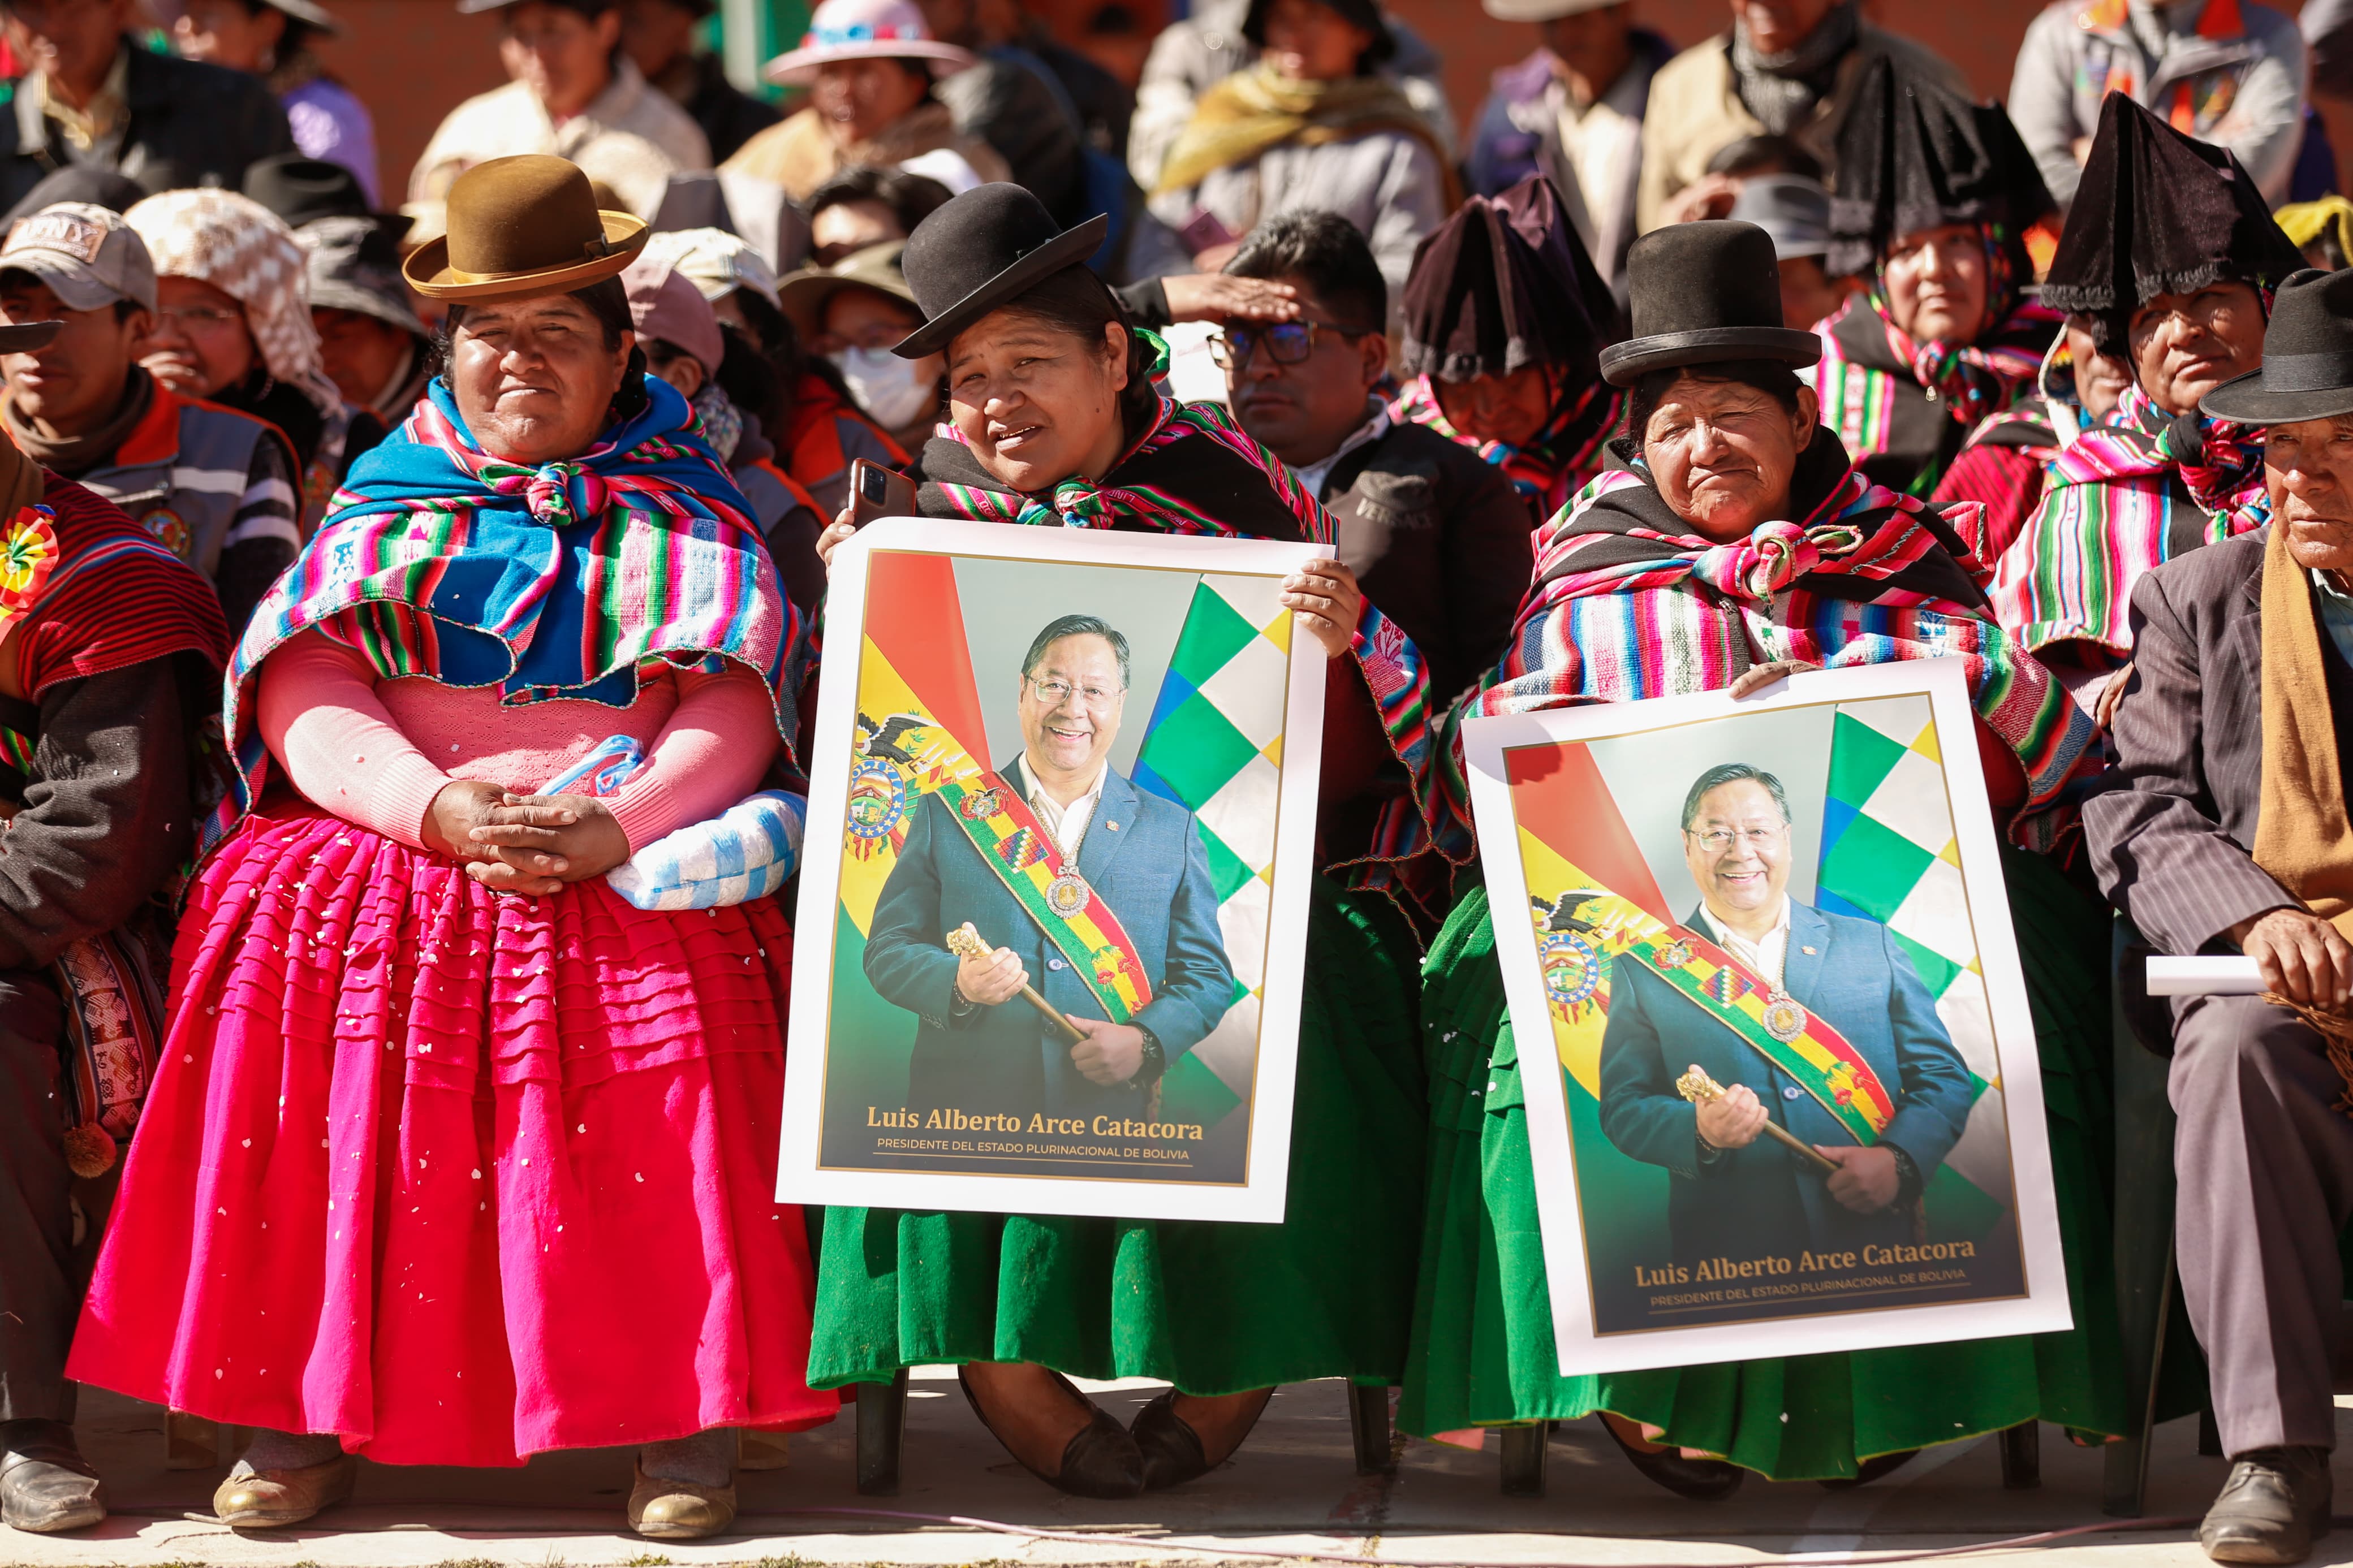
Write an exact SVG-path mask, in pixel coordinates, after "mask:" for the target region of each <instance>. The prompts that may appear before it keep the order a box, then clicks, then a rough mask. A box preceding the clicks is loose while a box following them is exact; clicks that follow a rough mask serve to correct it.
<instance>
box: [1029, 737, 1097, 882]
mask: <svg viewBox="0 0 2353 1568" xmlns="http://www.w3.org/2000/svg"><path fill="white" fill-rule="evenodd" d="M1110 772H1111V764H1110V763H1104V764H1103V768H1102V769H1101V770H1100V771H1098V772H1097V773H1096V774H1095V782H1094V783H1092V784H1089V785H1088V786H1087V792H1086V794H1084V795H1081V796H1079V797H1078V799H1076V800H1074V801H1072V802H1071V804H1070V805H1056V804H1055V802H1054V797H1053V796H1052V795H1048V794H1047V793H1046V786H1045V785H1044V784H1039V782H1038V775H1037V773H1036V772H1035V771H1034V770H1032V769H1031V768H1030V766H1029V763H1027V762H1026V761H1025V762H1024V763H1022V764H1021V775H1022V778H1023V780H1024V781H1025V782H1026V783H1027V784H1029V809H1030V810H1032V811H1034V812H1036V813H1037V814H1038V822H1039V826H1042V827H1043V828H1045V830H1046V831H1047V833H1048V834H1050V835H1051V836H1052V837H1053V840H1054V849H1055V852H1056V853H1057V854H1059V855H1060V856H1061V858H1062V864H1063V865H1064V866H1066V867H1068V868H1071V870H1073V871H1075V870H1077V869H1078V861H1079V844H1080V842H1081V841H1082V840H1083V839H1084V838H1085V837H1086V836H1087V824H1088V823H1090V822H1092V821H1093V820H1094V816H1095V807H1096V806H1097V805H1100V804H1102V802H1103V776H1104V774H1106V773H1110Z"/></svg>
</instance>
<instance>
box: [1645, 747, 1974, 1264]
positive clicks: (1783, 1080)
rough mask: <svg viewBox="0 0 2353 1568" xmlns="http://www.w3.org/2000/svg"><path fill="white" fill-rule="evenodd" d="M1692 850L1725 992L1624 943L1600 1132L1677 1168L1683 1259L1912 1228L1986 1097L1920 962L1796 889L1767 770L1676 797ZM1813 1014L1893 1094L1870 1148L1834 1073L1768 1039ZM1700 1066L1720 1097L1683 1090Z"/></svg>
mask: <svg viewBox="0 0 2353 1568" xmlns="http://www.w3.org/2000/svg"><path fill="white" fill-rule="evenodd" d="M1791 858H1792V856H1791V845H1790V838H1789V802H1788V795H1786V793H1785V792H1784V791H1783V789H1782V786H1781V781H1780V780H1779V779H1778V778H1776V777H1775V776H1774V775H1773V774H1771V773H1767V772H1765V771H1764V770H1762V769H1760V768H1757V767H1753V766H1751V765H1749V764H1748V763H1721V764H1719V765H1718V766H1715V767H1713V768H1710V769H1709V770H1707V772H1705V773H1702V774H1701V775H1700V776H1699V777H1698V779H1696V780H1695V781H1694V783H1693V784H1692V786H1691V789H1690V791H1689V792H1688V793H1687V794H1686V795H1684V797H1683V866H1684V868H1685V869H1686V870H1688V871H1689V872H1690V873H1691V879H1692V881H1693V883H1694V885H1695V886H1696V887H1697V888H1698V889H1699V897H1700V903H1699V908H1698V909H1696V910H1694V911H1693V912H1692V914H1691V916H1690V918H1689V919H1688V920H1686V921H1684V927H1685V929H1686V930H1688V931H1690V932H1691V933H1693V934H1694V935H1695V936H1697V937H1698V938H1700V939H1701V943H1692V944H1688V948H1687V951H1688V952H1689V953H1690V955H1691V956H1692V957H1693V958H1694V959H1695V960H1697V962H1698V963H1699V964H1700V965H1701V966H1702V967H1703V968H1704V967H1706V966H1707V965H1708V964H1709V963H1710V959H1711V955H1710V953H1709V952H1707V951H1706V948H1705V947H1704V946H1702V945H1701V944H1702V943H1704V944H1707V945H1709V946H1712V947H1713V948H1714V949H1715V952H1719V953H1722V954H1725V955H1728V956H1729V957H1730V958H1731V959H1732V961H1733V963H1731V964H1730V965H1728V966H1724V972H1723V973H1721V974H1719V975H1714V976H1712V977H1711V980H1710V981H1709V982H1708V983H1707V984H1705V985H1704V989H1705V990H1706V991H1707V992H1708V993H1709V994H1712V995H1713V996H1714V997H1715V1000H1716V1003H1717V1005H1715V1006H1710V1005H1706V1004H1704V1003H1703V1002H1700V1001H1695V1000H1694V999H1693V998H1692V997H1691V996H1690V995H1689V994H1686V993H1684V992H1682V991H1679V990H1676V989H1674V988H1672V987H1671V986H1670V985H1669V984H1668V983H1667V982H1666V981H1665V980H1663V979H1662V978H1661V977H1660V975H1659V974H1658V973H1656V972H1655V971H1653V970H1651V969H1650V968H1648V967H1646V966H1645V965H1644V964H1643V963H1641V961H1640V960H1638V959H1635V958H1633V957H1632V956H1630V955H1629V956H1626V957H1620V958H1617V959H1614V960H1613V961H1612V962H1611V963H1610V992H1609V1027H1608V1029H1607V1031H1606V1032H1605V1033H1604V1035H1603V1037H1602V1042H1601V1129H1602V1131H1603V1133H1604V1134H1605V1135H1606V1136H1607V1137H1608V1138H1609V1141H1610V1142H1612V1143H1614V1144H1615V1145H1617V1147H1618V1148H1619V1149H1620V1151H1622V1152H1625V1153H1627V1154H1630V1155H1631V1156H1632V1157H1633V1158H1635V1159H1637V1160H1641V1161H1643V1162H1645V1163H1649V1164H1653V1165H1663V1166H1665V1167H1666V1169H1667V1170H1668V1171H1669V1172H1671V1173H1672V1176H1673V1178H1674V1179H1673V1181H1672V1187H1671V1193H1670V1196H1669V1200H1668V1215H1669V1221H1670V1229H1671V1230H1672V1252H1673V1257H1674V1259H1675V1261H1677V1262H1678V1263H1693V1262H1696V1261H1699V1260H1703V1259H1706V1258H1717V1257H1725V1258H1732V1259H1734V1260H1736V1261H1737V1260H1741V1259H1747V1258H1759V1257H1764V1256H1768V1255H1780V1256H1786V1257H1790V1258H1795V1257H1796V1256H1797V1255H1798V1253H1799V1250H1800V1249H1801V1248H1802V1249H1809V1250H1811V1251H1813V1252H1815V1253H1818V1254H1820V1253H1831V1254H1840V1253H1844V1252H1855V1253H1857V1254H1858V1256H1859V1255H1860V1252H1861V1249H1862V1247H1864V1246H1865V1245H1867V1244H1870V1243H1874V1242H1875V1243H1879V1244H1882V1245H1899V1244H1903V1243H1908V1242H1911V1241H1913V1240H1914V1239H1915V1237H1914V1220H1915V1211H1916V1206H1917V1205H1918V1202H1919V1198H1920V1194H1921V1193H1922V1192H1923V1191H1924V1190H1925V1189H1926V1185H1927V1184H1928V1181H1929V1179H1930V1178H1931V1177H1932V1176H1934V1175H1935V1174H1936V1167H1937V1166H1938V1165H1940V1164H1942V1163H1944V1160H1945V1156H1946V1154H1947V1153H1948V1152H1950V1151H1951V1149H1952V1147H1953V1145H1954V1143H1955V1142H1957V1141H1958V1140H1959V1138H1960V1136H1961V1131H1962V1129H1963V1127H1964V1126H1965V1124H1966V1123H1967V1121H1968V1114H1969V1106H1970V1104H1971V1102H1972V1100H1973V1099H1974V1095H1973V1093H1972V1090H1971V1088H1970V1081H1969V1072H1968V1068H1967V1067H1966V1066H1965V1065H1964V1064H1963V1062H1962V1060H1961V1056H1960V1053H1959V1052H1958V1051H1957V1050H1956V1049H1954V1047H1953V1042H1952V1038H1951V1037H1950V1036H1948V1035H1947V1033H1946V1031H1945V1026H1944V1024H1943V1023H1942V1022H1941V1021H1940V1020H1939V1019H1938V1018H1937V1016H1936V1004H1935V1003H1934V1001H1932V1000H1931V999H1930V997H1929V995H1928V990H1927V987H1926V985H1924V984H1922V983H1921V980H1920V974H1919V972H1918V971H1917V970H1916V969H1915V968H1914V967H1913V963H1912V960H1911V958H1910V957H1909V956H1908V955H1906V954H1905V952H1904V949H1903V948H1902V947H1901V946H1900V945H1899V944H1898V943H1897V942H1896V941H1895V939H1894V937H1893V936H1892V935H1891V934H1889V932H1888V930H1887V928H1886V927H1885V926H1883V925H1881V924H1880V923H1879V922H1878V921H1871V920H1863V919H1859V918H1856V917H1854V916H1852V915H1841V914H1832V913H1830V912H1827V911H1825V910H1817V909H1814V908H1812V907H1811V906H1810V905H1807V904H1802V903H1799V901H1798V900H1795V899H1792V898H1791V897H1790V896H1789V867H1790V862H1791ZM1672 956H1676V957H1680V956H1683V954H1681V953H1676V954H1673V955H1672ZM1744 993H1755V995H1754V996H1752V997H1751V998H1750V999H1751V1000H1752V1001H1756V1002H1761V1003H1762V1007H1761V1009H1759V1010H1758V1011H1757V1013H1753V1014H1750V1015H1747V1017H1748V1019H1749V1020H1751V1022H1750V1026H1749V1029H1748V1030H1747V1032H1746V1033H1744V1031H1743V1030H1742V1029H1741V1028H1738V1027H1736V1026H1734V1023H1733V1022H1731V1021H1728V1020H1731V1019H1734V1018H1736V1017H1737V1016H1738V1015H1736V1013H1735V1012H1734V1009H1733V1004H1735V1003H1736V1001H1737V1000H1738V999H1739V998H1740V997H1741V995H1742V994H1744ZM1817 1024H1819V1025H1820V1026H1827V1028H1828V1029H1829V1030H1831V1031H1835V1032H1836V1034H1837V1035H1838V1036H1840V1037H1843V1038H1844V1040H1845V1041H1846V1043H1847V1044H1848V1045H1850V1046H1852V1047H1854V1050H1855V1053H1856V1054H1857V1055H1858V1056H1860V1057H1861V1058H1862V1062H1863V1063H1864V1064H1866V1065H1867V1067H1868V1068H1869V1069H1870V1071H1871V1073H1872V1074H1873V1075H1874V1076H1875V1077H1876V1078H1877V1079H1878V1080H1879V1083H1880V1084H1881V1085H1882V1086H1883V1089H1884V1090H1885V1091H1886V1096H1887V1098H1888V1100H1890V1101H1892V1104H1893V1108H1894V1109H1893V1114H1892V1115H1891V1116H1889V1117H1888V1118H1887V1120H1886V1121H1885V1124H1884V1125H1883V1127H1881V1128H1880V1129H1878V1131H1877V1132H1876V1135H1875V1136H1874V1137H1873V1140H1872V1141H1871V1142H1869V1143H1868V1144H1865V1143H1862V1142H1857V1140H1856V1137H1855V1134H1854V1133H1853V1132H1852V1131H1849V1127H1848V1123H1847V1122H1846V1121H1842V1120H1841V1118H1840V1117H1839V1116H1838V1115H1837V1114H1836V1113H1835V1112H1834V1111H1833V1110H1832V1108H1831V1105H1830V1104H1828V1103H1825V1100H1835V1099H1836V1097H1837V1095H1838V1093H1839V1092H1840V1089H1839V1088H1838V1087H1835V1086H1834V1085H1832V1084H1826V1083H1824V1082H1822V1081H1820V1079H1815V1078H1814V1077H1813V1076H1812V1075H1811V1074H1810V1073H1809V1072H1807V1071H1806V1069H1805V1068H1804V1064H1803V1062H1802V1061H1801V1060H1800V1059H1799V1058H1798V1057H1797V1056H1795V1055H1791V1056H1786V1057H1783V1058H1780V1059H1779V1060H1777V1059H1776V1057H1775V1056H1774V1055H1773V1054H1770V1050H1769V1047H1772V1046H1774V1045H1775V1044H1776V1043H1777V1042H1781V1043H1786V1042H1790V1041H1797V1040H1799V1039H1800V1038H1801V1037H1804V1036H1805V1035H1807V1034H1808V1033H1814V1034H1817V1035H1819V1034H1820V1030H1819V1029H1818V1028H1816V1025H1817ZM1760 1025H1761V1027H1762V1029H1763V1030H1764V1031H1766V1032H1767V1036H1769V1037H1760V1036H1759V1035H1758V1034H1757V1027H1758V1026H1760ZM1760 1047H1767V1048H1760ZM1784 1063H1788V1064H1789V1066H1792V1067H1795V1068H1797V1069H1798V1070H1796V1071H1792V1070H1788V1068H1785V1066H1784V1065H1783V1064H1784ZM1692 1068H1700V1069H1702V1070H1704V1072H1706V1074H1707V1075H1708V1076H1709V1077H1710V1078H1712V1079H1715V1081H1716V1082H1717V1083H1719V1084H1721V1085H1723V1086H1724V1089H1725V1093H1724V1095H1723V1096H1722V1097H1721V1098H1720V1099H1716V1100H1703V1101H1701V1102H1699V1103H1697V1104H1693V1103H1691V1102H1689V1101H1686V1100H1684V1099H1683V1096H1682V1095H1681V1094H1680V1093H1678V1092H1677V1089H1676V1081H1675V1080H1676V1079H1678V1078H1681V1077H1682V1076H1683V1074H1684V1073H1685V1072H1687V1071H1689V1070H1690V1069H1692ZM1768 1121H1771V1122H1778V1124H1779V1125H1780V1126H1781V1127H1782V1128H1784V1129H1785V1130H1786V1131H1788V1132H1790V1133H1792V1134H1794V1135H1795V1136H1796V1137H1797V1138H1798V1139H1799V1141H1801V1142H1804V1143H1806V1144H1808V1145H1809V1146H1810V1147H1812V1148H1814V1149H1815V1150H1817V1151H1818V1152H1820V1154H1821V1155H1822V1156H1823V1157H1824V1158H1825V1159H1828V1160H1830V1161H1831V1162H1832V1163H1834V1164H1835V1165H1836V1166H1837V1167H1838V1168H1837V1170H1836V1171H1835V1172H1834V1173H1827V1174H1826V1173H1822V1172H1821V1171H1820V1170H1819V1169H1818V1168H1816V1167H1814V1166H1812V1165H1811V1164H1810V1163H1807V1162H1805V1161H1803V1160H1801V1159H1800V1158H1799V1155H1798V1154H1797V1153H1796V1152H1794V1151H1792V1150H1791V1149H1789V1148H1788V1146H1787V1145H1785V1144H1783V1143H1781V1142H1779V1141H1778V1140H1776V1139H1772V1138H1770V1137H1768V1136H1767V1134H1766V1131H1765V1126H1766V1123H1767V1122H1768Z"/></svg>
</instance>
